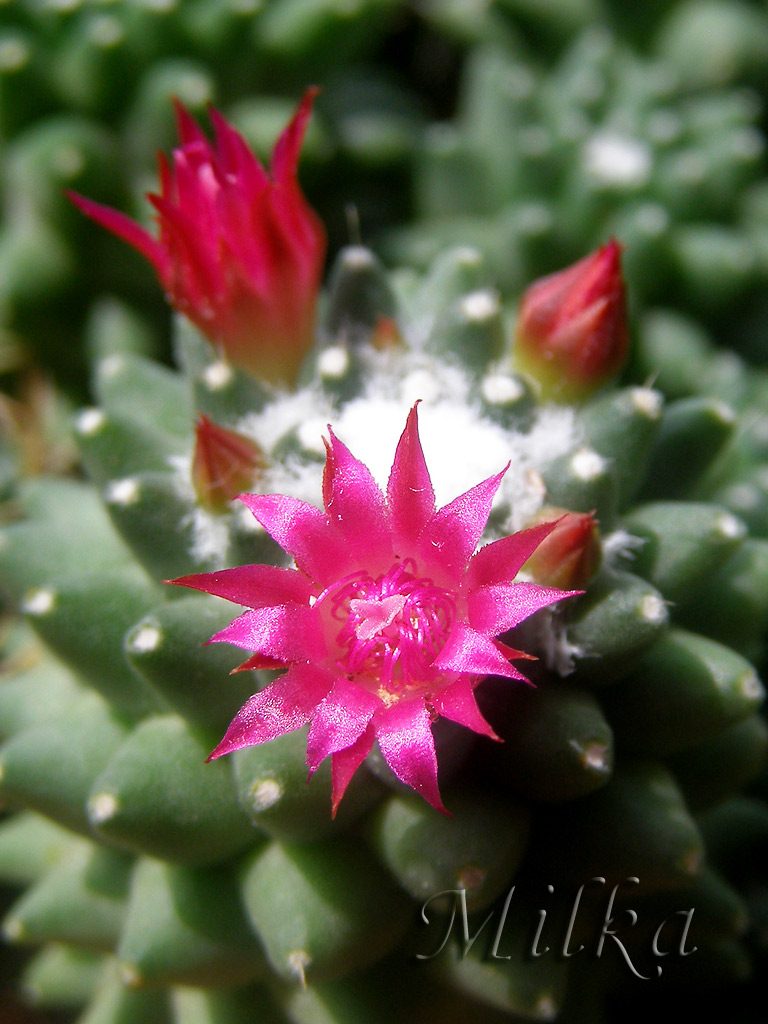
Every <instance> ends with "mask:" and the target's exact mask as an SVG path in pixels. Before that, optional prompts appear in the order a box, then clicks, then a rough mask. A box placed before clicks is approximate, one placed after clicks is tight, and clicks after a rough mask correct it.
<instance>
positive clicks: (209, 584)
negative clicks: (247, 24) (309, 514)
mask: <svg viewBox="0 0 768 1024" xmlns="http://www.w3.org/2000/svg"><path fill="white" fill-rule="evenodd" d="M166 582H167V583H173V584H176V585H177V586H181V587H190V588H191V589H193V590H201V591H203V592H204V593H206V594H213V595H214V597H224V598H226V599H227V601H233V602H234V603H235V604H242V605H245V606H246V607H248V608H265V607H267V606H269V605H278V604H286V603H290V602H294V603H297V604H306V603H307V601H308V600H309V597H310V595H311V593H312V588H311V586H310V584H309V580H308V579H307V577H306V576H304V575H303V574H302V573H299V572H297V571H296V570H295V569H280V568H278V567H277V566H276V565H239V566H237V567H236V568H234V569H219V571H218V572H201V573H194V574H193V575H191V576H180V577H179V578H178V579H176V580H166Z"/></svg>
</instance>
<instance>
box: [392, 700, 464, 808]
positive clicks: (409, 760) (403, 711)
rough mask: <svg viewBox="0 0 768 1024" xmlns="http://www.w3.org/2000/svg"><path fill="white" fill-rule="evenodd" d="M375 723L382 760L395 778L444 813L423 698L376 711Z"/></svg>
mask: <svg viewBox="0 0 768 1024" xmlns="http://www.w3.org/2000/svg"><path fill="white" fill-rule="evenodd" d="M374 725H375V727H376V736H377V738H378V741H379V747H380V749H381V753H382V754H383V756H384V760H385V761H386V762H387V764H388V765H389V767H390V768H391V769H392V771H393V772H394V773H395V775H396V776H397V777H398V779H400V781H401V782H404V783H405V785H406V786H410V787H411V789H414V790H415V791H416V792H417V793H418V794H419V795H420V796H423V797H424V799H425V800H426V801H427V802H428V803H430V804H432V806H433V807H435V808H436V809H437V810H438V811H442V812H443V813H447V812H446V810H445V808H444V807H443V803H442V800H441V799H440V791H439V790H438V786H437V755H436V754H435V741H434V739H433V737H432V728H431V720H430V716H429V712H428V711H427V708H426V706H425V704H424V701H423V700H410V701H398V702H397V703H395V704H393V705H392V706H391V707H389V708H386V709H385V710H383V711H380V712H378V713H377V714H376V715H375V716H374Z"/></svg>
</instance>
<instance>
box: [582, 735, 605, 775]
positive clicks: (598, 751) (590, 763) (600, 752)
mask: <svg viewBox="0 0 768 1024" xmlns="http://www.w3.org/2000/svg"><path fill="white" fill-rule="evenodd" d="M581 763H582V764H583V765H584V767H585V768H589V769H590V770H591V771H594V772H600V773H602V772H606V771H607V770H608V769H609V767H610V751H609V749H608V747H607V746H606V744H605V743H598V742H594V743H588V744H587V745H586V746H585V747H584V749H583V750H582V752H581Z"/></svg>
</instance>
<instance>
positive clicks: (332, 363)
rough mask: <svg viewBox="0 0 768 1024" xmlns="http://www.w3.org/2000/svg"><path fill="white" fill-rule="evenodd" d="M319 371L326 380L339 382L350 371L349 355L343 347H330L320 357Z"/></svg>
mask: <svg viewBox="0 0 768 1024" xmlns="http://www.w3.org/2000/svg"><path fill="white" fill-rule="evenodd" d="M317 369H318V371H319V373H320V376H321V377H325V378H326V380H339V379H340V378H341V377H344V376H345V374H346V373H347V371H348V370H349V353H348V352H347V350H346V348H345V347H344V346H343V345H329V346H328V348H325V349H323V351H322V352H321V353H320V355H319V356H318V360H317Z"/></svg>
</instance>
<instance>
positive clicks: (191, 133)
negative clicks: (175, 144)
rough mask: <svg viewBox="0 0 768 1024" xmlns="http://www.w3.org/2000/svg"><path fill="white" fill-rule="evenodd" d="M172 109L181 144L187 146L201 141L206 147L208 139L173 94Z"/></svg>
mask: <svg viewBox="0 0 768 1024" xmlns="http://www.w3.org/2000/svg"><path fill="white" fill-rule="evenodd" d="M173 110H174V113H175V115H176V131H177V132H178V135H179V139H180V140H181V143H182V145H184V146H188V145H190V143H194V142H202V143H203V144H204V145H205V146H206V147H207V146H208V140H207V139H206V137H205V134H204V133H203V130H202V129H201V128H200V126H199V125H198V123H197V121H195V119H194V118H193V117H192V115H191V114H190V113H189V111H188V110H187V109H186V108H185V107H183V106H182V105H181V103H180V101H179V100H178V99H177V98H176V97H175V96H174V97H173Z"/></svg>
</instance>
